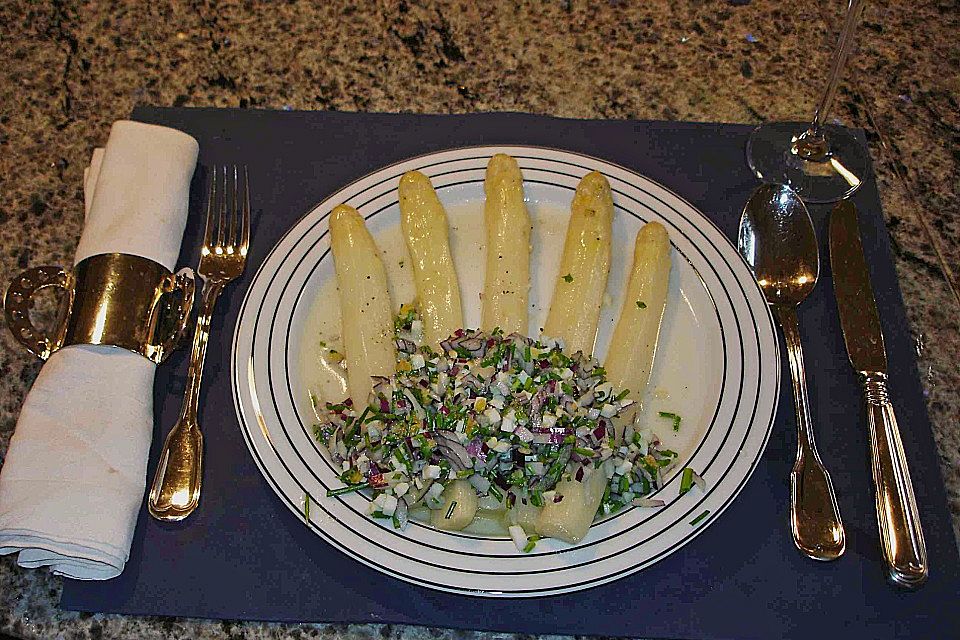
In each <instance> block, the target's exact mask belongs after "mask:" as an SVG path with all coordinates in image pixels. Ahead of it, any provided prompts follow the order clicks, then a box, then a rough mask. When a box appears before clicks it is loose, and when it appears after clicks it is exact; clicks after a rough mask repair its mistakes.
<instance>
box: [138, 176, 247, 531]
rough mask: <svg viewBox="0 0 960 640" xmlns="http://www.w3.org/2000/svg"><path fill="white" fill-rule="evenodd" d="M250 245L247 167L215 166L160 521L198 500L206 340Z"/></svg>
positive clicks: (164, 458) (165, 458)
mask: <svg viewBox="0 0 960 640" xmlns="http://www.w3.org/2000/svg"><path fill="white" fill-rule="evenodd" d="M249 244H250V187H249V181H248V179H247V168H246V167H245V166H243V167H237V166H233V167H230V168H228V167H226V166H223V167H216V166H215V167H214V168H213V174H212V176H211V177H210V193H209V196H208V199H207V224H206V230H205V231H204V236H203V246H202V247H201V249H200V265H199V266H198V267H197V273H198V274H199V276H200V278H201V279H202V280H203V292H202V294H201V302H200V313H199V316H198V317H197V329H196V333H194V336H193V350H192V352H191V354H190V369H189V371H188V372H187V388H186V390H185V391H184V395H183V405H182V406H181V408H180V417H179V419H178V420H177V424H176V425H174V427H173V429H171V430H170V433H169V434H168V435H167V439H166V441H165V442H164V444H163V450H162V451H161V453H160V463H159V464H158V466H157V471H156V475H155V476H154V478H153V485H152V486H151V488H150V498H149V501H148V507H149V510H150V515H152V516H153V517H154V518H157V519H158V520H183V519H184V518H186V517H187V516H188V515H190V514H191V513H193V511H194V509H196V508H197V504H198V503H199V501H200V485H201V483H202V481H203V474H202V471H203V435H202V434H201V433H200V424H199V422H198V421H197V402H198V400H199V398H200V379H201V378H202V376H203V360H204V357H205V356H206V353H207V340H208V339H209V337H210V319H211V316H212V315H213V307H214V305H215V304H216V302H217V298H218V297H219V296H220V292H221V291H223V288H224V287H225V286H226V285H227V284H229V283H230V282H231V281H232V280H234V279H236V278H237V277H238V276H239V275H240V274H241V273H243V268H244V265H245V264H246V262H247V248H248V247H249Z"/></svg>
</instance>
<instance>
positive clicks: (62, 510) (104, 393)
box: [0, 121, 198, 580]
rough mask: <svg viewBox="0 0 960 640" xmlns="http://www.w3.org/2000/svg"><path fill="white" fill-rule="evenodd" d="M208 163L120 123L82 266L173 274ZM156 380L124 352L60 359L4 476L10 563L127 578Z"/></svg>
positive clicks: (26, 419)
mask: <svg viewBox="0 0 960 640" xmlns="http://www.w3.org/2000/svg"><path fill="white" fill-rule="evenodd" d="M197 152H198V145H197V141H196V140H194V139H193V138H192V137H190V136H189V135H187V134H185V133H183V132H181V131H177V130H175V129H169V128H166V127H159V126H156V125H149V124H142V123H139V122H131V121H119V122H116V123H115V124H114V125H113V128H112V129H111V130H110V137H109V139H108V140H107V145H106V148H105V149H102V150H101V149H98V150H96V151H94V154H93V158H92V160H91V165H90V167H89V169H88V170H87V171H86V172H85V174H84V190H85V204H86V207H87V211H86V213H87V217H86V224H85V226H84V229H83V233H82V234H81V236H80V243H79V245H78V247H77V253H76V256H75V259H74V261H75V262H79V261H81V260H83V259H84V258H87V257H89V256H92V255H97V254H101V253H117V252H119V253H130V254H134V255H139V256H143V257H145V258H150V259H152V260H155V261H157V262H159V263H160V264H162V265H164V266H165V267H167V268H168V269H170V270H171V271H172V270H173V269H174V266H175V263H176V260H177V256H178V254H179V253H180V243H181V241H182V239H183V229H184V225H185V224H186V219H187V202H188V197H189V190H190V179H191V176H192V175H193V171H194V168H195V167H196V163H197ZM155 370H156V366H155V365H154V364H153V363H152V362H150V361H149V360H147V359H146V358H144V357H143V356H140V355H137V354H135V353H131V352H129V351H125V350H123V349H117V348H113V347H104V346H80V345H75V346H71V347H66V348H64V349H61V350H59V351H57V352H55V353H54V354H53V355H52V356H50V359H49V360H48V361H47V362H46V364H44V366H43V368H42V369H41V370H40V374H39V375H38V376H37V379H36V381H35V382H34V384H33V387H32V388H31V389H30V392H29V393H28V394H27V397H26V399H25V400H24V403H23V407H22V409H21V410H20V418H19V420H18V421H17V428H16V431H15V432H14V434H13V438H12V439H11V441H10V449H9V451H8V452H7V456H6V459H5V460H4V461H3V467H2V469H0V554H8V553H17V552H19V554H20V555H19V556H18V558H17V561H18V562H19V564H20V565H21V566H23V567H30V568H33V567H42V566H50V567H51V569H52V570H53V572H54V573H57V574H61V575H65V576H68V577H71V578H78V579H81V580H106V579H109V578H113V577H116V576H117V575H119V574H120V573H121V572H122V571H123V567H124V565H125V564H126V562H127V559H128V558H129V556H130V545H131V542H132V540H133V531H134V528H135V527H136V522H137V516H138V513H139V511H140V507H141V505H142V503H143V496H144V488H145V486H146V468H147V455H148V452H149V449H150V440H151V437H152V434H153V377H154V373H155Z"/></svg>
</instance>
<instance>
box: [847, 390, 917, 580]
mask: <svg viewBox="0 0 960 640" xmlns="http://www.w3.org/2000/svg"><path fill="white" fill-rule="evenodd" d="M862 376H863V388H864V392H865V394H866V400H867V423H868V424H869V426H870V453H871V458H872V464H871V466H872V467H873V484H874V487H875V488H876V497H877V524H878V525H879V527H880V539H881V543H882V545H883V558H884V560H885V561H886V563H887V570H888V574H889V578H890V580H891V581H893V582H894V583H895V584H897V585H899V586H901V587H906V588H908V589H916V588H918V587H920V586H921V585H922V584H923V583H924V582H926V580H927V575H928V572H929V567H928V565H927V547H926V544H925V543H924V541H923V529H922V528H921V526H920V516H919V513H918V511H917V499H916V497H915V496H914V495H913V483H911V482H910V470H909V469H908V468H907V457H906V455H905V454H904V451H903V443H902V442H901V440H900V429H899V428H898V427H897V417H896V416H895V415H894V413H893V405H892V404H890V398H889V396H888V394H887V376H886V374H884V373H879V372H864V373H863V374H862Z"/></svg>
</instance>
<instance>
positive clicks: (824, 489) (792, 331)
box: [774, 305, 846, 560]
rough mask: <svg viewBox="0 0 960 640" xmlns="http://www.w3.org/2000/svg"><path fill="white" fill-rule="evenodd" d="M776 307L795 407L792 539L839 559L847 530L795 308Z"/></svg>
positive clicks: (820, 555) (813, 554)
mask: <svg viewBox="0 0 960 640" xmlns="http://www.w3.org/2000/svg"><path fill="white" fill-rule="evenodd" d="M774 311H775V313H776V316H777V319H778V320H779V321H780V327H781V328H782V329H783V337H784V339H785V340H786V343H787V354H788V355H789V359H790V374H791V377H792V378H793V399H794V406H795V408H796V412H797V461H796V463H795V464H794V465H793V471H792V472H791V473H790V530H791V532H792V533H793V542H794V544H796V545H797V548H798V549H800V551H801V552H803V554H804V555H806V556H808V557H810V558H813V559H814V560H836V559H837V558H839V557H840V556H841V555H843V552H844V550H845V549H846V535H845V534H844V530H843V522H842V521H841V520H840V507H839V506H837V497H836V494H835V493H834V490H833V482H832V481H831V479H830V474H829V473H828V472H827V470H826V468H825V467H824V466H823V462H822V461H821V460H820V454H819V453H817V445H816V441H815V440H814V437H813V421H812V420H811V418H810V406H809V401H808V399H807V378H806V372H805V371H804V366H803V349H802V348H801V346H800V326H799V324H798V322H797V311H796V309H795V308H793V307H792V306H787V305H775V306H774Z"/></svg>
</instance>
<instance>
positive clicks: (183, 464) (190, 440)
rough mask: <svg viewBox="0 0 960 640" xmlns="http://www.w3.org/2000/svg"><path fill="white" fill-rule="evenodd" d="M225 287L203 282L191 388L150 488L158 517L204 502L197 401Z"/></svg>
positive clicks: (181, 514) (172, 516) (175, 515)
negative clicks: (213, 320) (212, 324)
mask: <svg viewBox="0 0 960 640" xmlns="http://www.w3.org/2000/svg"><path fill="white" fill-rule="evenodd" d="M221 291H223V283H222V282H219V281H215V280H206V281H205V282H204V284H203V293H202V295H201V301H200V314H199V316H198V317H197V329H196V333H194V335H193V350H192V352H191V354H190V369H189V370H188V372H187V388H186V391H185V393H184V396H183V404H182V405H181V407H180V417H179V419H178V420H177V424H176V425H175V426H174V427H173V429H171V430H170V433H169V435H167V439H166V441H165V442H164V443H163V449H162V450H161V452H160V462H159V463H158V465H157V471H156V475H155V476H154V478H153V485H152V486H151V488H150V498H149V501H148V508H149V510H150V514H151V515H152V516H153V517H154V518H157V519H158V520H183V519H184V518H186V517H187V516H188V515H190V514H191V513H193V511H194V509H196V508H197V504H199V502H200V485H201V483H202V481H203V434H201V432H200V424H199V423H198V421H197V404H198V402H199V400H200V381H201V379H202V377H203V362H204V359H205V358H206V355H207V341H208V340H209V338H210V320H211V318H212V316H213V307H214V305H215V304H216V302H217V297H218V296H219V295H220V292H221Z"/></svg>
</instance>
